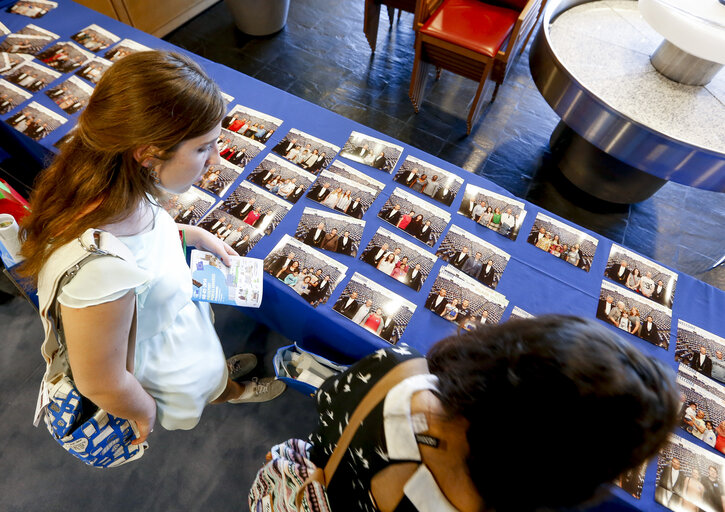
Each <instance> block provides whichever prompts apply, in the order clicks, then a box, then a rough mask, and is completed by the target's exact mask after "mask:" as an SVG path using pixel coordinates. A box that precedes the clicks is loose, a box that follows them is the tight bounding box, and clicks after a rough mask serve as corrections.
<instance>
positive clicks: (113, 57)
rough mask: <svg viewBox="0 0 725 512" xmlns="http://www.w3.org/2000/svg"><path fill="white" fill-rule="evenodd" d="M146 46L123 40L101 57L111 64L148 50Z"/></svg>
mask: <svg viewBox="0 0 725 512" xmlns="http://www.w3.org/2000/svg"><path fill="white" fill-rule="evenodd" d="M150 49H151V48H149V47H148V46H144V45H142V44H140V43H137V42H136V41H132V40H131V39H124V40H122V41H121V42H120V43H118V44H117V45H116V46H114V47H113V48H111V49H110V50H108V51H107V52H106V53H105V54H104V55H103V56H104V57H105V58H106V59H108V60H110V61H111V62H116V61H119V60H121V59H122V58H124V57H125V56H126V55H130V54H132V53H136V52H143V51H147V50H150Z"/></svg>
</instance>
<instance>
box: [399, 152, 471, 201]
mask: <svg viewBox="0 0 725 512" xmlns="http://www.w3.org/2000/svg"><path fill="white" fill-rule="evenodd" d="M393 179H394V180H395V181H396V182H397V183H400V184H401V185H403V186H405V187H408V188H409V189H412V190H415V191H416V192H420V193H421V194H424V195H426V196H428V197H430V198H431V199H434V200H436V201H438V202H439V203H443V204H444V205H446V206H450V205H451V203H452V202H453V199H454V198H455V197H456V194H458V191H459V190H460V189H461V185H463V178H461V177H460V176H456V175H455V174H453V173H452V172H448V171H444V170H443V169H441V168H440V167H436V166H434V165H432V164H429V163H427V162H424V161H423V160H420V159H418V158H415V157H413V156H408V157H407V158H406V159H405V161H404V162H403V163H402V165H401V166H400V169H398V173H397V174H396V175H395V177H394V178H393Z"/></svg>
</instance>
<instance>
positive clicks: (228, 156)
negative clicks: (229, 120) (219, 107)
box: [217, 128, 264, 169]
mask: <svg viewBox="0 0 725 512" xmlns="http://www.w3.org/2000/svg"><path fill="white" fill-rule="evenodd" d="M217 149H218V150H219V156H220V157H221V158H223V159H224V160H226V161H227V162H229V163H230V164H232V165H236V166H237V167H239V168H240V169H244V167H245V166H246V165H247V164H248V163H249V161H250V160H251V159H252V158H254V157H255V156H257V155H258V154H259V153H261V152H262V151H263V150H264V144H262V143H261V142H257V141H255V140H252V139H249V138H247V137H242V136H241V135H239V134H238V133H234V132H230V131H229V130H225V129H224V128H222V131H221V134H220V135H219V139H217Z"/></svg>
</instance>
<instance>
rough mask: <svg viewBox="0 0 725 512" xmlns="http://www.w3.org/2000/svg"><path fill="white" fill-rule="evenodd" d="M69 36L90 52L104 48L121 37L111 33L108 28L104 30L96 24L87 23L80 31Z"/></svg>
mask: <svg viewBox="0 0 725 512" xmlns="http://www.w3.org/2000/svg"><path fill="white" fill-rule="evenodd" d="M70 38H71V39H73V41H75V42H76V43H78V44H80V45H81V46H83V47H84V48H85V49H86V50H89V51H92V52H100V51H101V50H105V49H106V48H108V47H109V46H111V45H112V44H113V43H117V42H118V41H119V40H120V39H121V38H120V37H118V36H117V35H115V34H111V33H110V32H109V31H108V30H105V29H103V28H101V27H99V26H98V25H88V26H87V27H86V28H84V29H83V30H81V31H80V32H78V33H76V34H73V35H72V36H70Z"/></svg>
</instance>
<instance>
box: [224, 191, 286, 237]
mask: <svg viewBox="0 0 725 512" xmlns="http://www.w3.org/2000/svg"><path fill="white" fill-rule="evenodd" d="M220 208H221V209H222V210H223V211H225V212H227V213H229V214H230V215H233V216H234V217H236V218H238V219H239V220H241V221H242V222H244V223H245V224H247V225H249V226H252V227H253V228H255V229H256V230H258V231H259V232H261V233H264V234H265V235H269V234H271V233H272V231H274V229H275V228H276V227H277V224H279V223H280V221H281V220H282V219H283V218H284V216H285V215H287V212H289V211H290V209H291V208H292V206H291V205H290V204H289V203H288V202H287V201H285V200H284V199H282V198H280V197H278V196H276V195H274V194H270V193H269V192H268V191H266V190H264V189H261V188H259V187H256V186H254V185H252V184H251V183H249V182H247V181H243V182H241V183H240V184H239V186H238V187H237V188H236V189H234V192H232V193H231V194H230V195H229V196H227V198H226V199H225V200H224V202H223V203H222V204H221V206H220Z"/></svg>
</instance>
